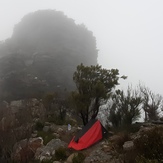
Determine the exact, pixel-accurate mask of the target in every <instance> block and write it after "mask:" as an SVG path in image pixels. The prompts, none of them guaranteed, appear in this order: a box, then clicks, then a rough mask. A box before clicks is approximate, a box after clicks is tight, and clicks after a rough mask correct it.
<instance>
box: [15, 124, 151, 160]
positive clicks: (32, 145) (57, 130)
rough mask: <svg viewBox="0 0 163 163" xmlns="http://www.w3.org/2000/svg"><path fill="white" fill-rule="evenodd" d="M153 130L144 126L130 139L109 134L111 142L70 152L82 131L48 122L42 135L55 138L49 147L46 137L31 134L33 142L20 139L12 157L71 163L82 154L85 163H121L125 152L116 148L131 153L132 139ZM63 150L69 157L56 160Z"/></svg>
mask: <svg viewBox="0 0 163 163" xmlns="http://www.w3.org/2000/svg"><path fill="white" fill-rule="evenodd" d="M149 126H150V127H149ZM150 128H151V125H146V126H144V127H143V126H142V127H141V129H140V130H139V132H137V133H135V134H132V135H131V136H130V138H129V137H125V136H124V135H122V134H113V133H110V136H109V138H108V139H105V140H101V141H100V142H98V143H96V144H95V145H93V146H91V147H90V148H88V149H85V150H82V151H75V150H73V149H68V148H67V146H68V143H69V142H70V140H71V138H72V136H73V135H74V134H75V133H77V132H78V131H79V130H80V129H81V128H79V127H72V128H71V130H70V131H68V130H67V126H66V125H63V126H58V125H55V124H51V123H48V122H47V123H46V125H45V126H44V128H43V132H44V133H47V135H48V132H49V131H50V132H51V133H52V135H53V136H54V137H53V138H52V139H51V140H50V141H49V142H48V143H47V144H46V145H45V144H44V140H43V139H45V138H42V137H40V136H39V131H35V132H33V133H32V135H31V138H30V139H28V140H27V139H24V140H21V141H20V142H17V143H16V144H15V145H14V150H13V154H12V155H13V159H14V160H16V161H18V162H24V160H27V159H28V158H32V157H33V158H34V160H38V162H43V161H45V160H46V161H47V160H48V161H49V162H52V163H72V162H73V161H72V159H73V157H75V156H77V155H78V154H79V153H82V154H83V155H84V157H85V159H84V163H94V162H99V163H102V162H109V163H122V162H124V160H123V154H122V153H123V152H122V151H121V152H120V153H121V154H120V153H118V151H117V150H116V149H115V148H116V145H119V144H120V143H121V144H122V147H123V148H122V149H121V150H123V151H124V152H125V151H129V150H132V149H133V148H134V143H133V140H134V139H135V138H136V137H138V136H139V133H141V132H143V131H146V130H149V129H150ZM118 143H119V144H118ZM61 147H63V148H64V149H65V150H66V158H64V159H63V160H62V159H59V160H56V158H55V159H54V156H55V153H56V151H57V150H58V149H59V148H61ZM79 162H80V161H79Z"/></svg>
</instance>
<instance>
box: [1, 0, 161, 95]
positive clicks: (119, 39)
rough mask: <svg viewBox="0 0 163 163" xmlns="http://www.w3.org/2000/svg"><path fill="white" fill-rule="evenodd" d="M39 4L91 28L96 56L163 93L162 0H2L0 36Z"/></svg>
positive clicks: (133, 80)
mask: <svg viewBox="0 0 163 163" xmlns="http://www.w3.org/2000/svg"><path fill="white" fill-rule="evenodd" d="M40 9H55V10H58V11H63V12H64V13H65V15H67V16H68V17H70V18H72V19H74V20H75V22H76V23H79V24H81V23H83V24H85V25H86V27H87V28H88V29H89V30H91V31H92V32H93V33H94V36H95V37H96V39H97V48H98V49H99V57H98V62H99V64H100V65H102V66H103V67H105V68H118V69H119V70H120V73H121V74H122V75H127V76H128V79H127V80H126V81H123V82H122V86H123V87H125V86H127V85H128V83H129V84H132V85H138V84H139V82H142V83H143V84H145V85H146V86H148V87H149V88H150V89H151V90H152V91H153V92H154V93H159V94H161V95H163V86H162V84H163V76H162V74H163V63H162V62H163V1H162V0H0V40H4V39H7V38H9V37H11V35H12V31H13V28H14V25H15V24H16V23H18V22H20V20H21V18H22V17H23V16H24V15H26V14H28V13H30V12H33V11H37V10H40Z"/></svg>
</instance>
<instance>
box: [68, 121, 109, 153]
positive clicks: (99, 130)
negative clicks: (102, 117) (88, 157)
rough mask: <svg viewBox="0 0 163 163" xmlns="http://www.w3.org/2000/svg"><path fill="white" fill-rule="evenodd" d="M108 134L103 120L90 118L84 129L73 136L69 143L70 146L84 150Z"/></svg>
mask: <svg viewBox="0 0 163 163" xmlns="http://www.w3.org/2000/svg"><path fill="white" fill-rule="evenodd" d="M106 135H107V131H106V129H105V128H104V127H103V126H102V124H101V122H100V121H99V120H96V119H92V120H90V121H89V122H88V123H87V125H86V126H84V127H83V128H82V130H81V131H80V132H79V133H78V134H77V135H76V136H74V137H73V139H72V140H71V142H70V143H69V145H68V148H73V149H75V150H82V149H85V148H88V147H89V146H91V145H93V144H95V143H96V142H98V141H99V140H101V139H102V138H104V137H105V136H106Z"/></svg>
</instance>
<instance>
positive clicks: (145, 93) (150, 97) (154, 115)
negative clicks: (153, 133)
mask: <svg viewBox="0 0 163 163" xmlns="http://www.w3.org/2000/svg"><path fill="white" fill-rule="evenodd" d="M140 91H141V93H142V98H143V110H144V112H145V121H156V120H158V119H159V118H160V116H159V113H160V111H161V110H162V109H163V105H162V103H163V101H162V96H160V95H159V94H154V93H153V92H152V91H151V90H150V89H149V88H147V87H145V86H140Z"/></svg>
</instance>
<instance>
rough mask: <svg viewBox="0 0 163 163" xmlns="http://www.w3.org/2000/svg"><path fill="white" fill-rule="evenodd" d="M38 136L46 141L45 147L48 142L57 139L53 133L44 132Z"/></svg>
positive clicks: (40, 132)
mask: <svg viewBox="0 0 163 163" xmlns="http://www.w3.org/2000/svg"><path fill="white" fill-rule="evenodd" d="M37 135H38V136H40V137H42V139H43V141H44V145H46V144H47V143H48V142H50V141H51V140H52V139H55V136H54V135H53V133H52V132H50V131H49V132H44V131H39V132H38V133H37Z"/></svg>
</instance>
